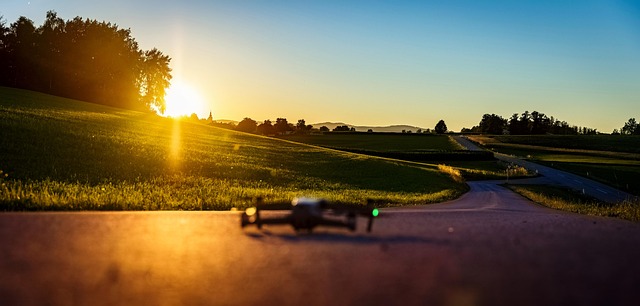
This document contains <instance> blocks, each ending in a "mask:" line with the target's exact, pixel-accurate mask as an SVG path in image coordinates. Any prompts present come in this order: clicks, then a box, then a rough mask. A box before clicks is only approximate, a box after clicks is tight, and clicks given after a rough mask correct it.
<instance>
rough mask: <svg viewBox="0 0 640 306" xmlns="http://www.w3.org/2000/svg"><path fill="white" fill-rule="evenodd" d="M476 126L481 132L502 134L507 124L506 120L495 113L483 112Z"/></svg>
mask: <svg viewBox="0 0 640 306" xmlns="http://www.w3.org/2000/svg"><path fill="white" fill-rule="evenodd" d="M478 126H479V128H480V132H481V133H484V134H493V135H502V134H503V131H504V129H505V127H506V126H507V120H506V119H504V118H502V116H498V115H496V114H491V115H489V114H484V115H483V116H482V120H480V124H479V125H478Z"/></svg>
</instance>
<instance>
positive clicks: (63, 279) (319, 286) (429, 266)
mask: <svg viewBox="0 0 640 306" xmlns="http://www.w3.org/2000/svg"><path fill="white" fill-rule="evenodd" d="M497 183H498V182H473V183H470V186H471V191H470V192H469V193H467V194H465V195H464V196H463V197H461V198H460V199H458V200H456V201H452V202H448V203H442V204H435V205H428V206H424V207H420V206H416V207H410V208H399V209H384V210H382V213H381V217H380V218H379V219H377V220H376V222H375V224H374V226H373V232H372V233H366V232H365V230H364V228H365V225H366V222H364V221H365V220H359V221H361V222H359V224H358V230H357V231H356V232H353V233H352V232H349V231H348V230H341V229H328V228H317V229H316V231H315V232H314V233H313V234H299V235H298V234H295V232H294V231H293V229H292V228H290V227H288V226H265V227H264V228H263V230H262V231H259V230H257V229H255V228H248V229H244V230H243V229H241V228H240V222H239V221H240V220H239V214H238V213H233V212H125V213H3V214H0V241H1V245H0V305H255V304H260V305H637V303H638V301H640V291H638V288H640V263H639V262H638V259H639V258H640V224H637V223H632V222H627V221H621V220H617V219H611V218H601V217H587V216H581V215H576V214H572V213H566V212H560V211H555V210H551V209H548V208H544V207H540V206H537V205H536V204H533V203H531V202H529V201H528V200H526V199H524V198H522V197H520V196H518V195H516V194H515V193H513V192H511V191H509V190H507V189H505V188H503V187H500V186H499V185H497Z"/></svg>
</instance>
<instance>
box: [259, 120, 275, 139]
mask: <svg viewBox="0 0 640 306" xmlns="http://www.w3.org/2000/svg"><path fill="white" fill-rule="evenodd" d="M257 131H258V133H259V134H262V135H267V136H268V135H274V134H275V133H276V129H275V128H274V127H273V124H271V120H269V119H267V120H265V121H264V122H262V123H260V125H258V127H257Z"/></svg>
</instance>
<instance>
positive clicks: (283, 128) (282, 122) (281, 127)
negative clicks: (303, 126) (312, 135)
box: [273, 118, 293, 134]
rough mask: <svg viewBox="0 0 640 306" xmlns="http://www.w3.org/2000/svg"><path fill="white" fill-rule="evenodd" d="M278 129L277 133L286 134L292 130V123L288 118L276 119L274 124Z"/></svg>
mask: <svg viewBox="0 0 640 306" xmlns="http://www.w3.org/2000/svg"><path fill="white" fill-rule="evenodd" d="M273 127H275V129H276V133H279V134H285V133H287V132H289V131H292V130H293V129H292V128H291V125H290V124H289V122H288V121H287V118H278V119H276V124H274V125H273Z"/></svg>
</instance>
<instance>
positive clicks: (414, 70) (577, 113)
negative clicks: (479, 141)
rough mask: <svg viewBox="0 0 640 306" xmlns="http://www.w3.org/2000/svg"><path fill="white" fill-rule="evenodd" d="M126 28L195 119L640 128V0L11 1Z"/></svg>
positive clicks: (39, 18) (41, 14)
mask: <svg viewBox="0 0 640 306" xmlns="http://www.w3.org/2000/svg"><path fill="white" fill-rule="evenodd" d="M48 10H54V11H56V12H57V13H58V16H59V17H61V18H63V19H65V20H68V19H72V18H74V17H75V16H81V17H83V18H90V19H97V20H99V21H102V20H104V21H109V22H112V23H115V24H117V25H118V26H119V27H120V28H129V29H131V31H132V36H133V37H134V38H135V39H136V41H138V43H139V44H140V48H141V49H144V50H148V49H152V48H154V47H155V48H158V49H159V50H160V51H162V52H163V53H164V54H167V55H169V56H170V57H171V58H172V60H171V68H172V69H173V76H174V82H176V83H177V82H181V83H183V84H187V86H189V87H190V88H192V89H193V90H194V91H195V92H197V93H198V94H199V95H200V96H201V97H202V99H203V101H205V105H204V106H201V107H199V108H198V110H194V112H196V113H197V114H198V115H199V116H200V117H205V118H206V116H208V114H209V111H211V112H212V113H213V117H214V119H231V120H241V119H242V118H244V117H250V118H252V119H254V120H257V121H262V120H265V119H271V120H272V121H275V119H276V118H279V117H284V118H287V119H288V120H289V122H297V120H298V119H305V120H306V122H307V123H316V122H324V121H332V122H345V123H349V124H354V125H369V126H384V125H393V124H408V125H414V126H418V127H422V128H433V127H434V126H435V125H436V123H437V122H438V121H439V120H440V119H443V120H444V121H445V122H446V124H447V126H448V128H449V130H453V131H460V129H461V128H463V127H468V128H470V127H472V126H474V125H477V124H478V123H479V121H480V119H481V118H482V115H483V114H486V113H488V114H492V113H495V114H498V115H501V116H503V117H505V118H508V117H510V116H511V115H512V114H514V113H522V112H524V111H526V110H528V111H538V112H542V113H544V114H546V115H548V116H554V117H555V118H556V119H560V120H564V121H567V122H568V123H570V124H572V125H578V126H587V127H591V128H597V129H598V130H599V131H601V132H606V133H610V132H611V131H612V130H613V129H620V127H622V126H623V125H624V123H625V122H626V121H627V120H628V119H629V118H632V117H634V118H639V119H640V1H616V0H606V1H594V0H582V1H560V0H558V1H546V0H537V1H526V0H523V1H455V0H453V1H426V0H425V1H333V0H324V1H304V0H299V1H248V0H247V1H243V0H235V1H215V0H214V1H190V0H182V1H150V0H136V1H131V0H126V1H122V0H110V1H99V2H93V1H86V0H78V1H75V0H69V1H54V0H32V1H14V0H8V1H7V0H3V4H2V6H0V15H2V16H4V20H5V21H6V22H7V24H10V23H12V22H14V21H16V20H17V19H18V17H19V16H26V17H28V18H30V19H31V20H33V21H34V23H35V24H36V25H37V26H39V25H41V24H42V22H43V20H44V18H45V14H46V11H48Z"/></svg>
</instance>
